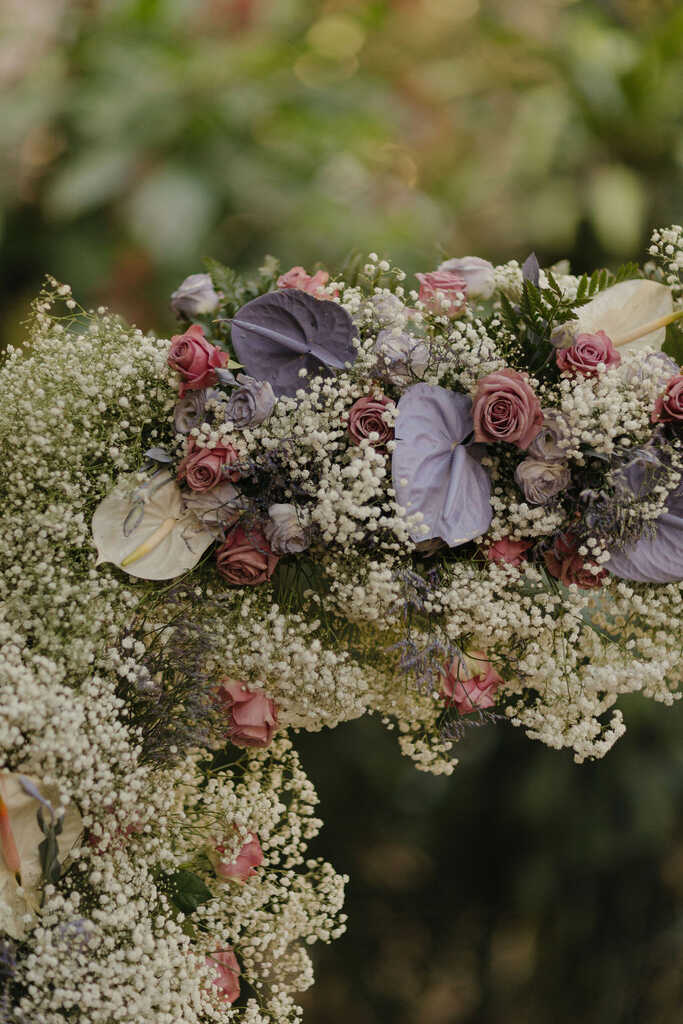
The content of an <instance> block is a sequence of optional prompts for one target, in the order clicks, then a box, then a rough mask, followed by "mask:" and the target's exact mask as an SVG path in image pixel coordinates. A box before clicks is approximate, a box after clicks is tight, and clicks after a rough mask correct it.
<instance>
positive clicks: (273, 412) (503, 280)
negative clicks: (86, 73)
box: [0, 227, 683, 1024]
mask: <svg viewBox="0 0 683 1024" xmlns="http://www.w3.org/2000/svg"><path fill="white" fill-rule="evenodd" d="M649 255H650V257H651V259H650V261H649V262H648V263H647V264H646V265H645V266H644V267H642V268H639V267H637V266H635V265H628V266H627V267H625V268H622V270H621V271H619V273H618V274H616V275H614V274H610V273H608V272H607V271H598V272H596V273H595V274H593V275H592V276H590V277H588V276H583V277H574V276H571V275H569V274H568V273H566V272H564V271H562V272H560V269H561V268H556V269H553V268H550V269H547V270H542V269H541V268H540V267H539V266H538V263H537V261H536V260H535V258H534V257H530V258H529V259H528V260H527V261H526V262H525V264H524V265H523V267H520V266H519V265H518V264H517V263H516V262H511V263H509V264H506V265H504V266H499V267H494V266H492V265H491V264H490V263H488V262H486V261H485V260H481V259H478V258H474V257H469V258H465V259H458V260H448V261H446V262H445V263H443V264H442V265H441V266H440V267H439V268H438V269H437V270H435V271H432V272H429V273H427V272H425V273H423V274H419V275H417V277H418V283H419V289H416V290H408V289H407V288H406V285H405V275H404V274H403V273H402V272H401V271H400V270H398V269H397V268H395V267H392V266H391V265H390V263H389V262H388V261H386V260H381V259H379V257H377V256H376V255H375V254H370V256H369V257H368V258H367V260H366V261H365V262H360V263H356V264H355V265H350V266H348V267H347V268H346V269H345V271H344V272H342V273H341V274H339V275H338V276H336V277H333V278H330V276H329V274H328V273H327V272H326V271H322V270H319V271H317V272H316V273H315V274H314V275H312V276H310V275H309V274H307V273H306V271H305V270H304V269H303V268H302V267H294V268H292V269H291V270H290V271H288V272H287V273H285V274H281V275H280V274H279V273H278V268H277V264H276V263H275V261H274V260H272V259H270V258H269V259H268V260H267V261H266V263H265V265H264V267H262V268H261V270H260V271H259V273H258V275H256V276H255V277H254V278H253V279H251V278H249V279H246V278H242V277H239V276H238V275H236V274H235V273H233V272H232V271H230V270H228V269H227V268H225V267H222V266H221V265H220V264H217V263H215V262H213V261H209V265H208V268H209V272H208V273H206V274H195V275H193V276H192V277H190V278H188V279H187V280H186V281H184V282H183V283H182V284H181V285H180V287H179V288H178V290H177V291H176V292H174V294H173V296H172V300H171V302H172V306H173V309H174V310H175V312H176V314H177V315H178V317H179V319H180V320H181V328H180V332H179V333H178V334H177V335H176V336H175V337H174V338H173V339H172V341H171V342H170V344H169V342H167V341H159V340H157V339H155V338H153V337H150V336H145V335H143V334H142V333H141V332H140V331H137V330H134V329H130V328H128V327H127V326H126V325H125V324H123V323H122V322H121V321H119V320H117V319H116V318H115V317H112V316H110V315H109V314H107V313H106V312H105V311H104V310H99V311H98V312H97V313H93V314H85V312H84V311H80V310H79V309H78V308H77V307H76V303H75V302H74V300H73V299H72V297H71V294H70V292H69V289H68V288H66V287H65V286H59V285H57V284H56V283H55V282H50V283H49V284H48V286H47V287H46V290H45V291H44V293H43V294H42V295H41V297H40V298H39V299H38V301H37V303H36V306H35V316H34V324H33V331H32V335H31V340H30V344H29V348H28V351H27V352H26V353H20V352H14V353H10V356H9V359H8V361H7V363H6V365H5V367H4V370H3V371H2V381H3V393H4V396H5V402H4V404H3V409H2V411H1V412H0V435H1V436H2V441H3V453H4V461H5V466H6V470H7V471H6V474H5V479H4V481H3V483H2V490H3V495H2V497H3V501H2V506H1V508H2V512H1V516H2V532H1V534H0V558H1V560H2V567H3V573H2V582H1V583H0V588H1V589H0V597H1V598H2V605H1V610H0V701H1V706H2V708H3V714H2V716H0V750H2V756H3V765H2V770H1V772H0V853H1V855H2V856H1V859H0V929H2V931H3V932H4V935H5V938H4V939H3V954H2V957H0V1007H1V1008H2V1013H3V1014H4V1019H5V1020H7V1021H12V1022H17V1024H21V1022H23V1024H28V1022H29V1021H30V1022H32V1024H33V1022H41V1024H43V1022H44V1024H64V1022H65V1021H67V1020H69V1021H72V1020H75V1021H82V1022H86V1021H87V1022H88V1024H91V1022H92V1024H111V1022H113V1021H123V1022H130V1024H143V1022H149V1024H152V1022H154V1024H171V1022H173V1024H176V1022H178V1021H183V1022H188V1024H193V1022H197V1024H204V1022H209V1021H218V1022H221V1021H225V1022H227V1021H244V1022H245V1024H258V1022H266V1021H271V1022H275V1021H277V1022H280V1021H295V1020H297V1019H299V1018H300V1015H301V1011H300V1010H299V1008H298V1007H297V1005H296V993H297V992H299V991H301V990H303V989H304V988H306V987H307V986H308V985H310V984H311V982H312V973H311V965H310V959H309V955H308V952H307V948H306V947H307V946H308V945H309V944H310V943H312V942H314V941H315V940H316V939H319V940H322V941H330V940H331V939H333V938H335V937H336V936H337V935H338V934H340V933H341V931H342V930H343V928H344V917H343V915H342V914H341V907H342V901H343V883H344V879H343V878H341V877H340V876H338V875H336V874H335V872H334V871H333V869H332V868H331V867H330V866H329V865H327V864H325V863H324V862H321V861H319V860H315V859H311V857H310V855H309V853H308V851H307V846H308V843H309V842H310V840H311V839H312V838H313V837H314V836H315V834H316V832H317V831H318V829H319V827H320V824H321V823H320V822H319V821H318V820H317V819H316V818H315V817H314V816H313V808H314V805H315V794H314V793H313V790H312V788H311V786H310V783H309V782H308V780H307V779H306V777H305V775H304V773H303V771H302V770H301V767H300V765H299V762H298V759H297V756H296V754H295V752H294V750H293V749H292V747H291V743H290V741H289V739H288V738H287V729H288V727H294V728H306V729H311V730H317V729H321V728H322V727H323V726H334V725H336V724H337V723H339V722H341V721H345V720H348V719H350V718H353V717H357V716H359V715H362V714H364V713H368V712H369V713H377V714H379V715H380V716H381V717H382V720H383V721H384V722H386V724H387V725H388V726H389V727H391V728H394V727H396V728H397V732H398V736H399V742H400V744H401V747H402V749H403V751H404V752H405V753H406V754H407V755H409V756H410V757H412V758H413V759H414V761H415V763H416V765H417V767H418V768H421V769H424V770H428V771H431V772H437V773H438V772H445V773H450V772H451V771H452V770H453V767H454V764H455V763H456V762H455V760H454V757H453V747H454V744H455V741H456V740H458V739H459V738H460V737H461V736H462V734H463V732H464V730H465V728H466V726H467V725H468V724H481V723H484V722H495V721H497V720H499V719H500V720H506V719H507V720H508V721H509V722H511V723H512V724H514V725H518V726H522V727H523V728H524V729H525V730H526V731H527V733H528V735H529V736H531V737H534V738H537V739H541V740H542V741H543V742H545V743H547V744H549V745H550V746H553V747H567V748H570V749H572V750H573V751H574V756H575V759H576V760H577V761H581V760H583V759H585V758H590V757H599V756H602V755H603V754H604V753H605V752H606V751H607V750H608V749H609V748H610V746H611V745H612V744H613V743H614V742H615V740H616V739H617V738H618V737H619V736H620V735H621V734H622V733H623V731H624V728H625V726H624V723H623V721H622V716H621V713H620V711H619V710H618V708H617V707H616V704H617V700H618V697H619V695H620V694H623V693H628V692H633V691H639V692H642V693H643V694H644V695H645V696H649V697H651V698H653V699H655V700H659V701H662V702H664V703H671V702H672V701H673V700H675V699H676V697H677V696H678V687H679V686H680V683H681V681H682V676H683V668H682V666H681V657H680V636H681V625H682V620H683V602H682V600H681V581H682V580H683V445H682V441H683V375H682V374H681V371H680V367H679V364H678V361H677V359H678V358H679V353H680V352H681V347H682V346H681V332H680V321H681V320H682V318H683V287H682V285H681V270H682V269H683V229H682V228H680V227H672V228H669V229H666V230H662V231H658V232H655V234H654V236H653V240H652V245H651V249H650V254H649ZM60 303H61V304H63V305H62V313H61V315H58V309H59V307H60ZM93 541H94V544H93ZM95 549H96V550H97V560H96V559H95Z"/></svg>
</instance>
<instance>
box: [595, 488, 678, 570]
mask: <svg viewBox="0 0 683 1024" xmlns="http://www.w3.org/2000/svg"><path fill="white" fill-rule="evenodd" d="M655 530H656V532H655V535H654V537H641V539H640V540H639V541H638V543H637V544H635V545H634V546H633V547H631V548H626V549H625V550H624V551H611V552H610V560H609V562H606V563H605V567H606V568H607V569H608V570H609V571H610V572H611V573H612V574H613V575H614V576H618V577H619V578H620V579H622V580H634V581H635V582H637V583H677V582H678V581H679V580H683V480H681V482H680V483H679V485H678V487H677V489H676V490H675V491H674V492H673V493H672V494H670V495H669V499H668V501H667V509H666V511H665V512H663V513H662V514H661V516H660V517H659V519H657V521H656V523H655Z"/></svg>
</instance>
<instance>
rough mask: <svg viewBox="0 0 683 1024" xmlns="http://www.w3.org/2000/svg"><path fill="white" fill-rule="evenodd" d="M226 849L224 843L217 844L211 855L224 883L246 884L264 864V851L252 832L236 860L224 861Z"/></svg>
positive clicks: (215, 869) (218, 874)
mask: <svg viewBox="0 0 683 1024" xmlns="http://www.w3.org/2000/svg"><path fill="white" fill-rule="evenodd" d="M226 849H227V847H226V846H224V845H223V844H222V843H217V844H216V846H215V848H214V850H212V851H211V852H210V853H209V858H210V860H211V863H212V864H213V868H214V871H215V872H216V875H217V876H218V878H222V879H223V880H224V881H234V882H246V880H247V879H248V878H251V877H252V876H253V875H255V874H257V871H256V868H258V867H260V866H261V864H262V863H263V850H262V849H261V844H260V842H259V840H258V836H256V835H254V833H253V832H250V833H249V839H248V840H247V842H246V843H245V844H244V846H243V847H242V849H241V850H240V852H239V853H238V854H237V856H236V857H235V859H234V860H230V861H227V860H223V854H224V853H225V851H226Z"/></svg>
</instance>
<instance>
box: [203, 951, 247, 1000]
mask: <svg viewBox="0 0 683 1024" xmlns="http://www.w3.org/2000/svg"><path fill="white" fill-rule="evenodd" d="M206 960H207V963H209V964H211V966H212V967H213V968H214V969H215V971H216V972H217V977H216V978H214V979H213V984H214V985H215V986H216V988H217V989H218V991H219V992H220V994H221V997H222V998H223V999H225V1001H226V1002H228V1003H231V1004H232V1003H234V1002H235V1000H236V999H238V998H239V994H240V965H239V963H238V962H237V957H236V956H235V954H234V953H233V951H232V949H230V947H229V946H228V948H227V949H217V950H216V952H215V953H211V954H209V956H207V958H206Z"/></svg>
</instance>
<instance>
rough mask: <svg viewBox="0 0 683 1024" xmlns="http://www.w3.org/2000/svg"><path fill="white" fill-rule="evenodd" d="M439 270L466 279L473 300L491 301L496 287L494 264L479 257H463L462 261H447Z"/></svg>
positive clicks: (469, 295)
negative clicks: (453, 272)
mask: <svg viewBox="0 0 683 1024" xmlns="http://www.w3.org/2000/svg"><path fill="white" fill-rule="evenodd" d="M439 270H450V271H455V272H456V273H457V274H460V276H461V277H462V278H464V281H465V284H466V285H467V295H468V297H469V298H471V299H477V298H478V299H490V298H491V296H492V295H493V292H494V289H495V287H496V279H495V275H494V269H493V263H489V261H488V260H483V259H481V257H479V256H463V257H462V258H461V259H455V260H446V261H445V262H444V263H440V264H439Z"/></svg>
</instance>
